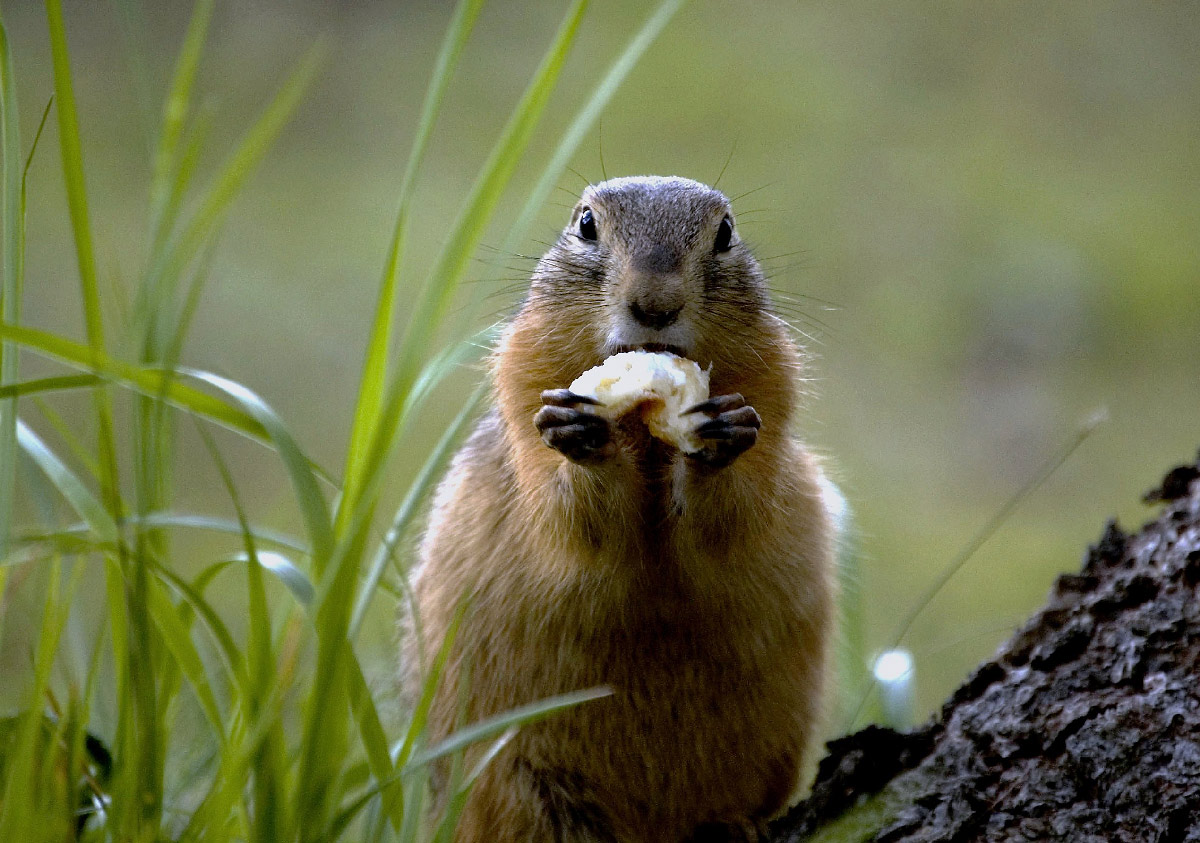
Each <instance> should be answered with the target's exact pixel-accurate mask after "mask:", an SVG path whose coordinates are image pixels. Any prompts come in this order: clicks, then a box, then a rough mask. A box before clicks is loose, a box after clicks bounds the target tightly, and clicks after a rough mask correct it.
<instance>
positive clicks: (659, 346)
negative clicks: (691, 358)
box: [613, 342, 688, 357]
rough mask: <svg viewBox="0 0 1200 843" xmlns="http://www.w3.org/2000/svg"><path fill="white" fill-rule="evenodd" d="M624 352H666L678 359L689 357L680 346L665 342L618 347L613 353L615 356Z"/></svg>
mask: <svg viewBox="0 0 1200 843" xmlns="http://www.w3.org/2000/svg"><path fill="white" fill-rule="evenodd" d="M624 351H649V352H651V353H661V352H665V353H667V354H674V355H676V356H677V357H687V356H688V354H687V349H686V348H682V347H680V346H678V345H669V344H667V343H664V342H644V343H640V344H638V345H618V346H617V347H616V349H615V350H614V351H613V354H620V353H621V352H624Z"/></svg>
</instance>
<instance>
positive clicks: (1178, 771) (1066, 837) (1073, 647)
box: [771, 459, 1200, 843]
mask: <svg viewBox="0 0 1200 843" xmlns="http://www.w3.org/2000/svg"><path fill="white" fill-rule="evenodd" d="M1198 478H1200V459H1198V460H1197V463H1196V464H1193V465H1188V466H1180V467H1178V468H1176V469H1174V470H1173V471H1171V472H1170V473H1169V474H1168V475H1167V476H1166V478H1164V480H1163V483H1162V486H1161V487H1160V488H1158V489H1155V490H1154V491H1152V492H1150V493H1148V494H1147V495H1146V499H1147V500H1148V501H1150V502H1162V503H1163V504H1164V508H1163V512H1162V515H1161V517H1159V518H1158V519H1157V520H1156V521H1152V522H1150V523H1148V524H1146V525H1145V526H1144V527H1143V528H1142V529H1141V531H1140V532H1138V533H1136V534H1134V535H1126V534H1125V533H1124V532H1122V530H1121V529H1120V528H1119V527H1118V526H1117V525H1116V523H1115V522H1111V521H1110V522H1109V524H1108V526H1107V528H1106V529H1105V531H1104V535H1103V536H1102V537H1101V539H1100V541H1099V542H1098V543H1097V544H1096V545H1094V546H1093V547H1091V548H1089V550H1088V553H1087V557H1086V559H1085V561H1084V565H1083V570H1082V571H1081V572H1080V573H1078V574H1068V575H1063V576H1061V577H1059V579H1058V581H1057V583H1056V584H1055V587H1054V589H1053V591H1052V593H1051V595H1050V599H1049V601H1048V603H1047V604H1046V606H1045V607H1044V608H1043V609H1042V610H1041V611H1040V612H1038V613H1037V614H1036V615H1035V616H1034V617H1033V618H1032V619H1031V620H1030V621H1029V622H1028V623H1026V624H1025V626H1024V627H1023V628H1022V629H1021V630H1020V631H1018V632H1017V633H1016V635H1014V636H1013V638H1012V639H1011V640H1010V641H1008V643H1006V644H1004V645H1003V646H1002V647H1001V648H1000V650H999V651H998V653H997V654H996V656H995V658H993V659H992V660H991V661H989V662H986V663H985V664H983V665H981V666H980V667H979V668H977V669H976V670H975V672H974V673H973V674H972V676H971V677H970V678H969V679H968V680H967V682H966V683H965V684H964V685H963V686H962V687H961V688H959V689H958V690H957V691H956V692H955V693H954V694H953V696H951V698H950V699H949V700H948V701H947V702H946V703H945V705H944V706H943V707H942V710H941V712H940V713H939V714H938V715H937V716H936V717H935V718H934V719H933V720H932V721H931V722H930V723H928V724H927V725H925V726H924V727H922V728H920V729H917V730H915V731H913V732H911V733H907V734H900V733H897V732H894V731H891V730H889V729H881V728H878V727H869V728H867V729H864V730H863V731H861V732H858V733H856V734H853V735H850V736H848V737H845V738H840V739H838V740H835V741H832V742H830V744H829V755H828V757H826V758H825V759H824V761H823V762H822V763H821V766H820V772H819V773H818V776H817V782H816V784H815V785H814V788H813V792H812V795H811V797H810V798H809V799H808V800H807V801H805V802H803V803H801V804H800V805H798V806H797V807H796V808H795V809H794V810H793V811H791V812H790V813H789V814H788V815H787V816H786V817H784V818H783V819H782V820H780V821H778V822H777V823H776V824H775V825H774V826H773V829H772V834H771V840H772V841H773V843H801V842H802V841H834V840H837V841H875V843H901V841H903V843H918V841H919V843H934V841H938V842H939V843H941V842H942V841H944V842H945V843H950V841H954V843H968V841H1023V840H1031V841H1032V840H1036V841H1060V840H1061V841H1072V843H1093V841H1094V843H1111V841H1130V842H1131V843H1133V842H1134V841H1136V843H1167V841H1170V843H1200V481H1198Z"/></svg>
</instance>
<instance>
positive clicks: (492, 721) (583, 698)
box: [405, 687, 612, 771]
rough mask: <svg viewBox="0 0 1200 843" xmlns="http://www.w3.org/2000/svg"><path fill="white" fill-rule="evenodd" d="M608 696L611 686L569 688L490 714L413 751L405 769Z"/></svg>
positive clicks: (610, 693) (421, 764)
mask: <svg viewBox="0 0 1200 843" xmlns="http://www.w3.org/2000/svg"><path fill="white" fill-rule="evenodd" d="M608 696H612V689H611V688H606V687H599V688H589V689H587V690H583V691H572V692H570V693H567V694H558V695H556V696H553V697H547V698H546V699H544V700H539V701H538V702H534V703H529V704H528V705H522V706H518V707H517V708H514V709H512V710H511V711H506V712H504V713H502V714H497V715H496V716H494V717H487V718H484V719H483V720H480V721H479V722H477V723H472V724H471V725H470V726H465V727H464V728H462V729H459V730H458V731H457V732H455V733H454V734H453V735H450V736H449V737H448V738H446V739H445V740H443V741H439V742H438V743H437V744H435V745H434V746H431V747H429V748H428V749H424V750H422V751H421V752H418V753H415V754H414V755H413V757H412V758H411V759H410V760H409V762H408V764H407V766H406V767H405V770H406V771H407V770H411V769H413V768H416V767H421V766H424V765H425V764H428V763H429V762H430V761H434V760H436V759H438V758H443V757H445V756H447V755H450V754H451V753H454V752H457V751H459V750H460V749H465V748H466V747H468V746H470V745H471V744H475V743H478V742H479V741H484V740H487V739H489V738H494V737H496V736H497V735H500V734H501V733H503V732H505V731H507V730H508V729H510V728H512V727H514V726H524V725H526V724H529V723H533V722H536V721H538V720H541V719H543V718H545V717H549V716H550V715H551V714H555V713H557V712H559V711H562V710H563V709H566V708H572V707H574V706H577V705H580V704H582V703H586V702H590V701H592V700H598V699H601V698H603V697H608Z"/></svg>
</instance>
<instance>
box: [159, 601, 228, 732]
mask: <svg viewBox="0 0 1200 843" xmlns="http://www.w3.org/2000/svg"><path fill="white" fill-rule="evenodd" d="M149 582H150V587H149V588H148V589H147V592H148V596H149V598H150V600H149V606H148V609H149V612H150V617H151V619H152V620H153V622H154V625H155V627H157V628H158V632H159V635H160V636H161V639H162V642H163V644H164V645H165V646H166V648H167V650H168V652H170V654H171V656H172V657H173V659H174V663H175V665H176V666H178V667H179V668H180V669H181V670H182V671H183V674H184V676H186V677H187V680H188V684H190V685H191V686H192V691H193V693H195V695H196V699H197V700H198V701H199V703H200V708H201V710H202V711H203V712H204V714H205V716H207V717H208V720H209V723H211V724H212V727H213V732H214V734H216V736H217V738H218V739H219V740H220V741H221V742H222V743H224V741H225V718H224V717H223V716H222V714H221V709H220V707H219V706H218V705H217V700H216V697H215V696H213V691H212V685H211V683H210V682H209V681H208V675H207V673H206V671H205V668H204V661H203V660H202V659H201V658H200V653H199V652H198V651H197V650H196V645H195V644H193V643H192V639H191V633H190V631H189V629H188V626H189V624H187V623H185V622H184V620H183V619H182V618H181V617H180V610H179V607H178V606H176V605H175V604H174V603H173V602H171V600H170V598H168V597H167V595H166V594H164V593H163V591H162V588H161V586H160V585H158V583H157V582H156V581H154V580H150V581H149Z"/></svg>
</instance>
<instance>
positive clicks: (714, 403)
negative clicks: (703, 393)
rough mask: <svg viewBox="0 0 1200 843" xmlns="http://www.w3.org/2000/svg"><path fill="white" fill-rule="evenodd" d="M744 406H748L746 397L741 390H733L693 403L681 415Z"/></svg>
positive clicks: (724, 410)
mask: <svg viewBox="0 0 1200 843" xmlns="http://www.w3.org/2000/svg"><path fill="white" fill-rule="evenodd" d="M744 406H746V399H745V398H743V397H742V394H741V393H740V392H731V393H729V394H728V395H717V396H714V397H712V398H709V399H708V400H707V401H701V402H700V403H699V404H693V405H692V406H690V407H688V408H687V409H686V410H684V411H683V412H682V413H680V415H681V416H686V415H688V414H689V413H724V412H726V411H728V410H736V409H737V408H738V407H744Z"/></svg>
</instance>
